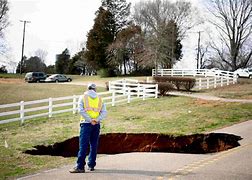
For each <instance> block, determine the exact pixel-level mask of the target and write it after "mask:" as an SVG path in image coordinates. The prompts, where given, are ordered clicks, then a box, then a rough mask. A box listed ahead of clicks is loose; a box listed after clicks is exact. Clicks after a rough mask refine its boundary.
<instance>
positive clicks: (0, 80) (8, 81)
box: [0, 78, 24, 84]
mask: <svg viewBox="0 0 252 180" xmlns="http://www.w3.org/2000/svg"><path fill="white" fill-rule="evenodd" d="M17 83H18V84H21V83H24V80H23V79H14V78H0V84H17Z"/></svg>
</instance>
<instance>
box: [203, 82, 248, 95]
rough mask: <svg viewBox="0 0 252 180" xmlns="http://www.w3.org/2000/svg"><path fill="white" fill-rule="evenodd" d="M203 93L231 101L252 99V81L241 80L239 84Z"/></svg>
mask: <svg viewBox="0 0 252 180" xmlns="http://www.w3.org/2000/svg"><path fill="white" fill-rule="evenodd" d="M203 93H205V94H211V95H213V96H217V97H222V98H230V99H252V79H248V78H240V79H239V80H238V84H234V85H229V86H223V87H219V88H216V89H214V90H213V89H210V90H205V91H203Z"/></svg>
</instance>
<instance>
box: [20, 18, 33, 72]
mask: <svg viewBox="0 0 252 180" xmlns="http://www.w3.org/2000/svg"><path fill="white" fill-rule="evenodd" d="M20 22H23V23H24V29H23V42H22V55H21V61H20V74H22V65H23V61H24V41H25V26H26V23H31V21H26V20H20Z"/></svg>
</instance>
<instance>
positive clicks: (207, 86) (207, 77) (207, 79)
mask: <svg viewBox="0 0 252 180" xmlns="http://www.w3.org/2000/svg"><path fill="white" fill-rule="evenodd" d="M207 89H209V77H207Z"/></svg>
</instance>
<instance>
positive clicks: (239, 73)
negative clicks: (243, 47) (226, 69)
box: [234, 69, 252, 79]
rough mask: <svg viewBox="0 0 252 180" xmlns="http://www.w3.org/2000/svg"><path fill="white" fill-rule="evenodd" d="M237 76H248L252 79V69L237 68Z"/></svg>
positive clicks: (235, 72)
mask: <svg viewBox="0 0 252 180" xmlns="http://www.w3.org/2000/svg"><path fill="white" fill-rule="evenodd" d="M234 74H236V75H237V77H246V78H250V79H252V69H237V70H236V71H234Z"/></svg>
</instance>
